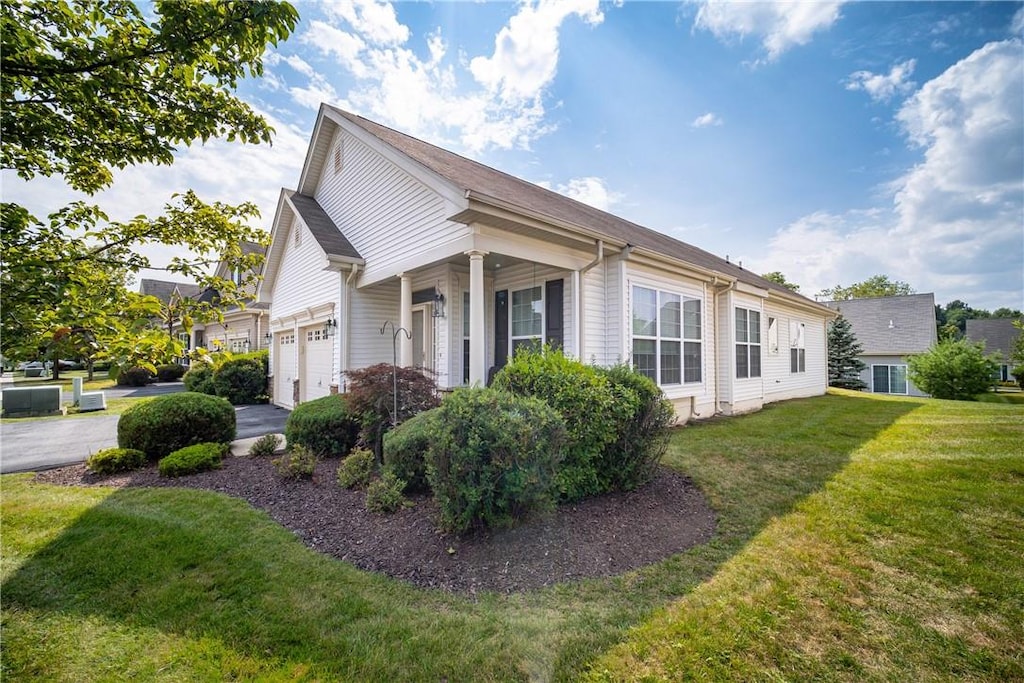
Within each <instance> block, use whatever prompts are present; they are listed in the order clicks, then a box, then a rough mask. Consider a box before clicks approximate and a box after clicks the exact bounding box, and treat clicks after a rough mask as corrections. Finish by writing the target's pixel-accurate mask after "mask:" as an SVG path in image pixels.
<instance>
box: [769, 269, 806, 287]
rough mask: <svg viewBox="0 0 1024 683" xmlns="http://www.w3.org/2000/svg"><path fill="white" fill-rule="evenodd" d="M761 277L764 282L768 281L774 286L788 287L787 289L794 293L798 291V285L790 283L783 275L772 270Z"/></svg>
mask: <svg viewBox="0 0 1024 683" xmlns="http://www.w3.org/2000/svg"><path fill="white" fill-rule="evenodd" d="M761 277H763V278H764V279H765V280H768V281H770V282H774V283H775V284H778V285H782V286H783V287H788V288H789V289H792V290H793V291H794V292H799V291H800V285H797V284H794V283H792V282H790V281H789V280H787V279H786V276H785V275H783V274H782V273H781V272H780V271H778V270H773V271H772V272H770V273H765V274H764V275H762V276H761Z"/></svg>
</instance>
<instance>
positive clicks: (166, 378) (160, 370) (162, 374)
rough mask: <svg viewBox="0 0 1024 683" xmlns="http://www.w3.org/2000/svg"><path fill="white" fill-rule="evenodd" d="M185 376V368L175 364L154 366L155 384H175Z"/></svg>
mask: <svg viewBox="0 0 1024 683" xmlns="http://www.w3.org/2000/svg"><path fill="white" fill-rule="evenodd" d="M184 374H185V368H184V367H182V366H180V365H178V364H177V363H167V364H166V365H158V366H156V381H157V382H177V381H178V380H179V379H181V378H182V376H183V375H184Z"/></svg>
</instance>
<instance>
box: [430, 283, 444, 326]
mask: <svg viewBox="0 0 1024 683" xmlns="http://www.w3.org/2000/svg"><path fill="white" fill-rule="evenodd" d="M432 315H433V317H435V318H443V317H444V294H442V293H441V292H439V291H437V288H436V287H435V288H434V313H433V314H432Z"/></svg>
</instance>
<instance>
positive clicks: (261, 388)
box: [213, 351, 270, 406]
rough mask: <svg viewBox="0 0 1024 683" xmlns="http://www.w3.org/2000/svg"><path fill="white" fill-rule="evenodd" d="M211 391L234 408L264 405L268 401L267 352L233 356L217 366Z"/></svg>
mask: <svg viewBox="0 0 1024 683" xmlns="http://www.w3.org/2000/svg"><path fill="white" fill-rule="evenodd" d="M213 391H214V393H215V394H217V396H221V397H223V398H226V399H227V400H229V401H231V403H232V405H236V406H237V405H251V404H254V403H266V402H267V401H268V400H269V399H270V395H269V391H268V389H267V352H266V351H254V352H252V353H247V354H243V355H240V356H234V357H232V358H230V359H228V360H225V361H223V362H222V363H220V364H219V365H217V366H216V368H215V369H214V371H213Z"/></svg>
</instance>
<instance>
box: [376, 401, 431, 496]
mask: <svg viewBox="0 0 1024 683" xmlns="http://www.w3.org/2000/svg"><path fill="white" fill-rule="evenodd" d="M439 410H440V409H439V408H434V409H433V410H428V411H425V412H422V413H420V414H419V415H414V416H413V417H411V418H409V419H408V420H406V421H405V422H403V423H402V424H400V425H398V426H397V427H396V428H395V429H393V430H391V431H390V432H388V433H387V434H385V435H384V467H385V468H386V469H387V470H388V471H391V472H394V474H395V476H396V477H398V478H399V479H401V480H402V481H404V482H405V490H406V491H410V492H424V491H429V490H430V485H429V484H428V483H427V465H426V454H427V450H428V449H429V448H430V442H431V441H433V439H434V431H435V430H436V421H437V419H438V411H439Z"/></svg>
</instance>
